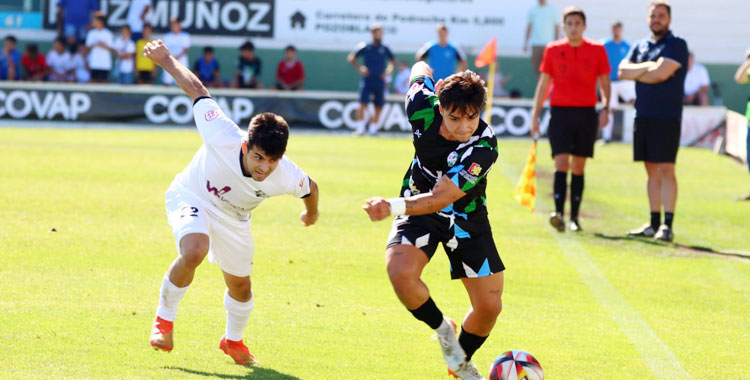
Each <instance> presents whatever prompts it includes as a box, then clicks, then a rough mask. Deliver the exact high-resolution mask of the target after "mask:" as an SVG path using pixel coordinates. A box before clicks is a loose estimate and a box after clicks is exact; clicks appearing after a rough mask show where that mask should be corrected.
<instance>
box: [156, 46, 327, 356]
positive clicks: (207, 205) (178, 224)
mask: <svg viewBox="0 0 750 380" xmlns="http://www.w3.org/2000/svg"><path fill="white" fill-rule="evenodd" d="M144 54H145V55H146V57H148V58H150V59H151V60H153V61H154V63H156V64H157V65H159V66H161V67H162V68H163V69H164V70H165V71H166V72H168V73H169V75H170V76H171V77H172V78H174V80H175V82H176V83H177V85H179V86H180V88H181V89H182V90H183V91H185V93H186V94H187V95H188V96H190V98H191V99H192V100H193V114H194V117H195V124H196V126H197V127H198V132H199V133H200V136H201V138H202V139H203V146H201V147H200V149H198V152H197V153H196V154H195V156H194V157H193V160H192V161H191V162H190V164H188V166H187V167H186V168H185V169H184V170H183V171H182V172H181V173H179V174H178V175H177V176H176V177H175V179H174V180H173V181H172V184H171V185H170V186H169V189H168V190H167V194H166V209H167V219H168V221H169V224H170V226H171V227H172V232H173V233H174V237H175V242H176V244H177V248H178V251H179V256H178V257H177V259H175V260H174V262H173V263H172V265H171V266H170V267H169V270H168V271H167V273H166V275H165V276H164V280H163V281H162V287H161V293H160V297H159V307H158V309H157V310H156V319H155V321H154V324H153V329H152V331H151V345H152V346H153V347H154V348H155V349H159V350H164V351H171V350H172V348H173V339H172V336H173V323H174V320H175V318H176V317H177V305H178V304H179V302H180V300H181V299H182V297H183V296H184V295H185V292H186V291H187V288H188V285H190V283H191V282H192V281H193V275H194V274H195V269H196V267H197V266H198V265H199V264H200V263H201V262H202V261H203V259H204V258H205V257H206V256H208V260H209V262H211V263H217V262H218V263H219V267H221V270H222V272H223V274H224V281H225V282H226V285H227V291H226V293H225V294H224V307H225V308H226V310H227V314H226V316H227V317H226V332H225V334H224V336H223V337H222V338H221V341H220V342H219V348H220V349H221V350H222V351H224V353H226V354H227V355H229V356H231V357H232V359H234V361H235V363H237V364H242V365H255V364H257V361H256V360H255V358H254V357H253V355H252V354H250V351H249V350H248V348H247V346H245V344H244V343H243V341H242V337H243V331H244V329H245V325H246V324H247V321H248V319H249V318H250V312H251V311H252V310H253V306H254V299H253V296H252V294H253V293H252V290H251V287H250V272H251V270H252V266H253V237H252V235H251V233H250V212H251V211H252V210H253V209H254V208H255V207H257V206H258V205H259V204H260V203H261V202H262V201H263V200H264V199H266V198H269V197H273V196H276V195H282V194H291V195H294V196H296V197H299V198H302V199H303V201H304V204H305V211H303V212H302V214H301V215H300V220H301V221H302V224H303V225H305V226H310V225H312V224H314V223H315V221H316V220H317V218H318V187H317V185H316V184H315V182H314V181H313V180H312V179H311V178H310V177H308V176H307V175H306V174H305V172H303V171H302V170H301V169H300V168H299V167H297V165H295V164H294V163H293V162H292V161H291V160H290V159H289V158H287V157H286V156H285V155H284V152H285V151H286V144H287V139H288V137H289V126H288V125H287V123H286V121H284V119H283V118H281V117H280V116H278V115H274V114H272V113H261V114H258V115H256V116H254V117H253V118H252V119H251V120H250V125H249V126H248V130H247V132H246V133H245V132H242V131H241V130H240V129H239V128H238V127H237V125H236V124H235V123H234V122H232V120H231V119H229V118H228V117H227V116H226V115H225V114H224V112H223V111H222V110H221V108H220V107H219V105H218V104H217V102H216V101H215V100H214V99H212V98H211V97H210V94H209V93H208V91H207V90H206V88H205V87H204V86H203V84H202V83H201V81H200V80H199V79H198V78H197V77H196V76H195V75H194V74H193V73H192V72H190V69H188V68H187V67H185V66H184V65H182V64H181V63H180V62H179V61H178V60H177V58H175V57H174V56H172V55H170V52H169V50H168V49H167V48H166V46H165V45H164V43H163V42H162V41H160V40H158V41H154V42H149V43H148V44H147V45H146V47H145V49H144Z"/></svg>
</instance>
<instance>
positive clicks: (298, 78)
mask: <svg viewBox="0 0 750 380" xmlns="http://www.w3.org/2000/svg"><path fill="white" fill-rule="evenodd" d="M304 83H305V67H304V66H303V65H302V62H300V61H299V60H298V59H297V49H296V48H295V47H294V46H292V45H289V46H287V47H286V49H284V59H283V60H282V61H280V62H279V65H278V66H277V67H276V86H275V87H276V88H277V89H279V90H292V91H295V90H301V89H302V85H303V84H304Z"/></svg>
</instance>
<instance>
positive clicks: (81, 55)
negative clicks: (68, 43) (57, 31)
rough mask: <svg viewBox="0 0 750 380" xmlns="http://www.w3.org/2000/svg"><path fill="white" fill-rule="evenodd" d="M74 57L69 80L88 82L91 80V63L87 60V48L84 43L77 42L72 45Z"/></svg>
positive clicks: (69, 71)
mask: <svg viewBox="0 0 750 380" xmlns="http://www.w3.org/2000/svg"><path fill="white" fill-rule="evenodd" d="M70 50H71V54H72V55H73V57H72V58H71V60H70V67H69V68H68V80H69V81H71V82H78V83H87V82H88V81H89V80H91V72H90V71H89V64H88V61H87V60H86V55H87V49H86V45H85V44H84V43H82V42H81V43H77V44H74V45H73V46H72V47H71V49H70Z"/></svg>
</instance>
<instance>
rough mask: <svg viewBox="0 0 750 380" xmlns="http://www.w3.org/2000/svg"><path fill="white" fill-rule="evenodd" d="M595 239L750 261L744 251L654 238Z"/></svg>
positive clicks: (749, 257) (598, 234)
mask: <svg viewBox="0 0 750 380" xmlns="http://www.w3.org/2000/svg"><path fill="white" fill-rule="evenodd" d="M594 236H595V237H597V238H600V239H606V240H626V241H637V242H641V243H645V244H650V245H657V246H662V247H672V248H675V249H678V250H683V251H688V252H692V253H696V254H706V253H707V254H710V255H717V256H724V257H731V258H734V259H742V260H750V252H742V251H717V250H715V249H713V248H711V247H703V246H699V245H684V244H680V243H667V242H663V241H659V240H656V239H652V238H643V237H637V236H627V235H605V234H602V233H595V234H594Z"/></svg>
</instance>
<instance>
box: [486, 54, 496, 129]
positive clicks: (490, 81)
mask: <svg viewBox="0 0 750 380" xmlns="http://www.w3.org/2000/svg"><path fill="white" fill-rule="evenodd" d="M494 88H495V61H492V63H490V72H489V74H487V108H486V109H485V111H484V121H485V122H487V124H491V120H492V119H491V118H492V98H493V97H494V96H493V94H494V93H495V92H494V91H495V90H494Z"/></svg>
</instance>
